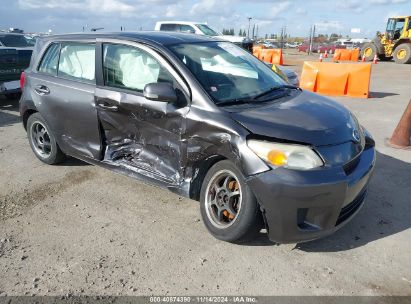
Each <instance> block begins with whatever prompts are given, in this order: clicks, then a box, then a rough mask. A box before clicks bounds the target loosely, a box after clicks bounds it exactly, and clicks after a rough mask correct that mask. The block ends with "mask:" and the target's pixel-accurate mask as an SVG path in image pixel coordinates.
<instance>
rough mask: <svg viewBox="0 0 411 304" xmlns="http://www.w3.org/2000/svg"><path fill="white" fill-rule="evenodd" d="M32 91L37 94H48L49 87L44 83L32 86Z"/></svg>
mask: <svg viewBox="0 0 411 304" xmlns="http://www.w3.org/2000/svg"><path fill="white" fill-rule="evenodd" d="M34 91H35V92H36V93H37V94H39V95H48V94H50V89H49V88H48V87H46V86H44V85H38V86H36V87H35V88H34Z"/></svg>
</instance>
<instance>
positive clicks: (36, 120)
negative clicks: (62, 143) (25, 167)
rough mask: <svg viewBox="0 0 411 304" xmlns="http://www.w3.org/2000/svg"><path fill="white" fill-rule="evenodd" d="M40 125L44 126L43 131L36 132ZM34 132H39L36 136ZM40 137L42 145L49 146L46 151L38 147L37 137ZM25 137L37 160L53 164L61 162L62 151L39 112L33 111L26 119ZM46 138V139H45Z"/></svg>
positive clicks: (63, 156) (62, 158) (62, 157)
mask: <svg viewBox="0 0 411 304" xmlns="http://www.w3.org/2000/svg"><path fill="white" fill-rule="evenodd" d="M41 126H43V127H44V130H45V131H44V132H43V133H42V132H36V131H35V129H38V128H40V127H41ZM35 134H41V135H38V136H36V135H35ZM39 136H40V137H42V138H43V140H42V142H43V147H45V146H46V144H45V143H46V142H47V146H49V147H50V149H47V150H46V152H47V153H46V152H44V151H43V152H44V153H42V152H41V151H42V149H41V148H40V145H41V144H40V140H39V139H38V138H39ZM27 137H28V139H29V143H30V146H31V149H32V150H33V152H34V154H35V155H36V156H37V158H38V159H39V160H41V161H42V162H43V163H46V164H48V165H55V164H58V163H61V162H62V161H63V160H64V159H65V155H64V153H63V152H62V151H61V150H60V147H59V146H58V144H57V142H56V139H55V137H54V135H53V133H52V132H51V130H50V127H49V125H48V124H47V122H46V121H45V120H44V118H43V117H42V116H41V115H40V113H34V114H32V115H30V117H29V118H28V120H27ZM46 138H47V140H46Z"/></svg>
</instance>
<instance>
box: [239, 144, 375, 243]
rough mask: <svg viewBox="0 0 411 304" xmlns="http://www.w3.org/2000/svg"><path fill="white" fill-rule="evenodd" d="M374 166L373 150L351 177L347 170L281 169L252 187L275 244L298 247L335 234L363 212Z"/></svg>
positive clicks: (363, 156)
mask: <svg viewBox="0 0 411 304" xmlns="http://www.w3.org/2000/svg"><path fill="white" fill-rule="evenodd" d="M374 165H375V148H374V147H369V148H367V149H366V150H364V151H363V152H362V154H361V155H360V156H359V161H358V164H357V166H356V167H355V169H354V170H352V171H351V172H350V173H349V175H347V174H346V172H345V171H344V169H343V167H342V166H341V167H332V168H326V167H325V168H321V169H318V170H309V171H296V170H288V169H283V168H278V169H275V170H271V171H267V172H264V173H262V174H258V175H256V176H252V177H250V178H249V179H248V181H247V183H248V185H249V186H250V188H251V190H252V191H253V193H254V194H255V196H256V197H257V200H258V201H259V203H260V204H261V207H262V209H263V210H264V215H265V219H266V223H267V226H268V236H269V238H270V240H272V241H274V242H278V243H298V242H304V241H310V240H314V239H317V238H321V237H324V236H326V235H329V234H332V233H333V232H335V231H336V230H338V229H339V228H341V227H342V226H343V225H344V224H346V223H347V222H348V221H349V220H350V219H351V218H352V217H353V216H354V215H355V214H356V213H357V212H358V211H359V210H360V208H361V207H362V205H363V203H364V200H365V197H366V194H367V185H368V182H369V179H370V177H371V175H372V172H373V169H374Z"/></svg>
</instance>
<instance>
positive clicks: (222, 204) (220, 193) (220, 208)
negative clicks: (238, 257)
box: [200, 160, 263, 243]
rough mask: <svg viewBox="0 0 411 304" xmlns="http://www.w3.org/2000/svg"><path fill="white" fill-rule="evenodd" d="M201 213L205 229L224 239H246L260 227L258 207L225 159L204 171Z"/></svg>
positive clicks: (260, 220)
mask: <svg viewBox="0 0 411 304" xmlns="http://www.w3.org/2000/svg"><path fill="white" fill-rule="evenodd" d="M200 203H201V208H200V209H201V216H202V218H203V221H204V224H205V226H206V227H207V229H208V231H209V232H210V233H211V234H212V235H213V236H214V237H216V238H217V239H220V240H223V241H227V242H237V243H241V242H245V241H249V240H252V239H253V238H255V237H256V236H257V235H258V233H259V232H260V230H261V229H262V228H263V219H262V214H261V211H260V206H259V204H258V202H257V200H256V198H255V196H254V194H253V193H252V192H251V189H249V187H248V185H247V184H246V182H245V178H244V177H243V175H242V173H241V172H240V171H239V170H238V169H237V167H236V166H235V165H234V164H233V163H231V162H230V161H228V160H223V161H220V162H218V163H216V164H215V165H214V166H212V167H211V168H210V170H209V171H208V172H207V174H206V176H205V178H204V181H203V184H202V187H201V195H200Z"/></svg>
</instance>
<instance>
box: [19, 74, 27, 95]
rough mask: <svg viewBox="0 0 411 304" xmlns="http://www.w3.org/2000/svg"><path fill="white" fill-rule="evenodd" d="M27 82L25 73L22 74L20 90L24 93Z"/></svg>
mask: <svg viewBox="0 0 411 304" xmlns="http://www.w3.org/2000/svg"><path fill="white" fill-rule="evenodd" d="M25 81H26V75H24V72H21V75H20V89H21V90H22V91H23V87H24V82H25Z"/></svg>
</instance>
